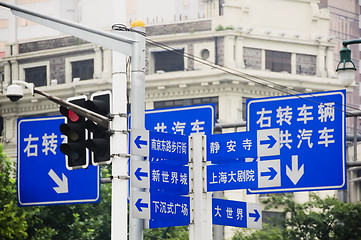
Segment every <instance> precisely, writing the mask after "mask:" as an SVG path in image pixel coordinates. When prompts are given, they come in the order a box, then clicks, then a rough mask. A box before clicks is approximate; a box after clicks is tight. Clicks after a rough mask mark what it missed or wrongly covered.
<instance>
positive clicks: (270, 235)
mask: <svg viewBox="0 0 361 240" xmlns="http://www.w3.org/2000/svg"><path fill="white" fill-rule="evenodd" d="M262 227H263V228H262V230H256V231H254V230H249V229H244V230H239V231H237V233H236V234H235V235H234V236H233V238H232V239H233V240H279V239H282V230H281V229H280V228H278V227H276V226H271V225H269V224H267V223H263V226H262Z"/></svg>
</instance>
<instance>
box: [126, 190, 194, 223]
mask: <svg viewBox="0 0 361 240" xmlns="http://www.w3.org/2000/svg"><path fill="white" fill-rule="evenodd" d="M132 194H133V202H132V208H133V216H134V217H136V218H142V219H149V228H160V227H172V226H184V225H188V224H189V222H190V217H189V216H190V208H189V197H185V196H177V195H166V194H159V193H149V192H148V193H147V192H132Z"/></svg>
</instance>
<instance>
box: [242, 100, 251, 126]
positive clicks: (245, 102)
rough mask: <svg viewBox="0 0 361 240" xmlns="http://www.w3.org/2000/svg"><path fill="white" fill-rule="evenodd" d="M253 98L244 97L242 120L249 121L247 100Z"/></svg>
mask: <svg viewBox="0 0 361 240" xmlns="http://www.w3.org/2000/svg"><path fill="white" fill-rule="evenodd" d="M248 99H252V98H248V97H242V120H243V121H247V100H248Z"/></svg>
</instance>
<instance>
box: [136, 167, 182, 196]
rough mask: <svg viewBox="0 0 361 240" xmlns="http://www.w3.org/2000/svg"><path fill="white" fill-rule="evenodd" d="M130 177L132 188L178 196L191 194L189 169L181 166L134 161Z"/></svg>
mask: <svg viewBox="0 0 361 240" xmlns="http://www.w3.org/2000/svg"><path fill="white" fill-rule="evenodd" d="M132 163H133V164H132V166H131V173H130V175H131V176H130V177H131V180H132V186H136V187H139V188H148V189H149V191H151V192H166V193H174V194H177V195H186V194H188V193H189V168H188V166H182V165H179V164H175V163H173V164H168V163H165V162H149V161H139V160H138V161H137V160H133V162H132Z"/></svg>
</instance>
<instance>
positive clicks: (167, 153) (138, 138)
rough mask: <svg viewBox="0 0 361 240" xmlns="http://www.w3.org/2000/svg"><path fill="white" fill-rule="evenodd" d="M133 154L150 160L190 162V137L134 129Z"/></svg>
mask: <svg viewBox="0 0 361 240" xmlns="http://www.w3.org/2000/svg"><path fill="white" fill-rule="evenodd" d="M130 151H131V154H134V155H140V156H145V157H148V158H149V159H153V158H156V159H167V160H174V161H178V162H181V163H187V162H188V136H185V135H177V134H169V133H162V132H156V131H148V130H141V129H134V128H133V129H132V133H131V140H130Z"/></svg>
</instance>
